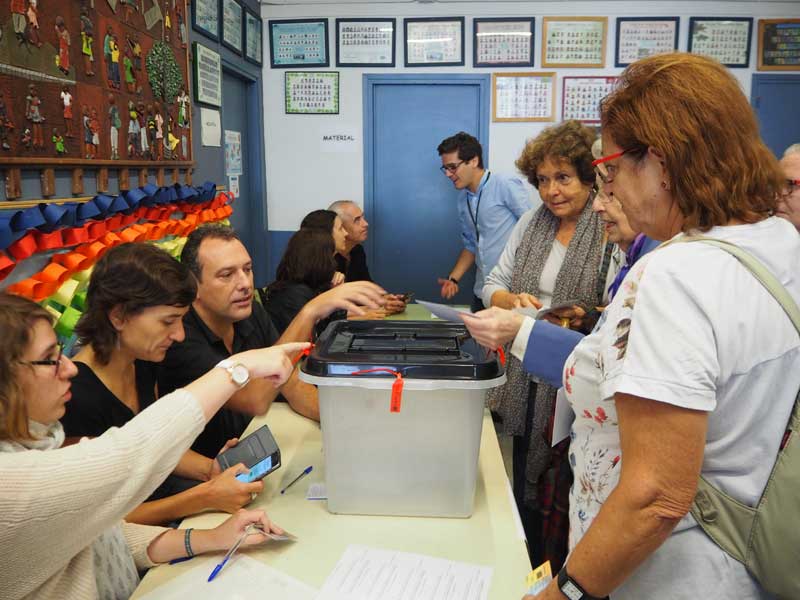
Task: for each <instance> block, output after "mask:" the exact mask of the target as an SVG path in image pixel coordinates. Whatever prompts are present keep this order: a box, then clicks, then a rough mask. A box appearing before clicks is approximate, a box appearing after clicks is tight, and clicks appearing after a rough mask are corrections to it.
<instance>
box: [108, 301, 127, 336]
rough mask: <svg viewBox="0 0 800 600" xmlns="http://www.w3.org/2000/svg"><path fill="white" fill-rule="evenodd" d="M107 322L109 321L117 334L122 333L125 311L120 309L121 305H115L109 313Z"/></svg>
mask: <svg viewBox="0 0 800 600" xmlns="http://www.w3.org/2000/svg"><path fill="white" fill-rule="evenodd" d="M108 320H109V321H111V326H112V327H113V328H114V329H116V330H117V332H120V331H122V328H123V327H124V326H125V321H126V320H127V319H126V318H125V311H124V310H123V309H122V306H121V305H119V304H117V305H116V306H115V307H114V308H112V309H111V310H110V311H109V313H108Z"/></svg>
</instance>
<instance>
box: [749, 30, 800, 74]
mask: <svg viewBox="0 0 800 600" xmlns="http://www.w3.org/2000/svg"><path fill="white" fill-rule="evenodd" d="M776 25H777V26H780V25H785V26H786V29H787V30H793V35H792V36H787V37H790V41H789V43H791V44H800V19H759V21H758V65H757V69H758V70H759V71H800V49H798V50H794V56H792V57H790V58H791V59H793V60H795V61H796V62H794V63H793V64H783V65H781V64H777V65H776V64H769V63H765V62H764V50H765V48H764V46H765V44H764V37H765V36H766V34H767V30H768V28H772V27H774V26H776ZM798 48H800V45H798Z"/></svg>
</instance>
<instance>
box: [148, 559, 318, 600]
mask: <svg viewBox="0 0 800 600" xmlns="http://www.w3.org/2000/svg"><path fill="white" fill-rule="evenodd" d="M220 560H222V554H218V555H215V556H208V557H203V558H194V559H192V561H191V562H195V561H197V563H196V564H195V565H194V566H193V567H192V568H191V569H190V570H189V571H186V572H185V573H183V574H182V575H180V576H178V577H176V578H175V579H171V580H170V581H168V582H166V583H165V584H163V585H161V586H159V587H157V588H156V589H154V590H153V591H152V592H150V593H149V594H146V595H145V596H142V598H141V600H185V599H186V598H226V600H246V599H249V598H280V599H281V600H314V597H315V596H316V594H317V590H316V589H314V588H313V587H311V586H310V585H307V584H305V583H303V582H302V581H298V580H297V579H295V578H294V577H290V576H288V575H286V574H285V573H282V572H281V571H278V570H277V569H274V568H272V567H270V566H269V565H267V564H265V563H262V562H259V561H257V560H256V559H254V558H250V557H249V556H246V555H244V554H237V555H235V556H234V557H233V559H231V561H229V562H228V564H227V565H225V568H224V569H223V570H222V571H221V572H220V573H219V575H217V576H216V577H215V578H214V580H213V581H210V582H209V581H208V576H209V575H210V574H211V571H213V570H214V567H215V566H216V565H217V563H219V561H220ZM162 568H163V567H162Z"/></svg>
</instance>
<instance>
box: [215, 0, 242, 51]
mask: <svg viewBox="0 0 800 600" xmlns="http://www.w3.org/2000/svg"><path fill="white" fill-rule="evenodd" d="M220 2H221V4H222V10H221V11H220V12H222V45H223V46H225V47H226V48H227V49H228V50H232V51H233V52H235V53H236V54H239V55H241V54H242V51H243V50H244V33H243V32H244V26H243V25H244V24H243V23H242V13H243V12H244V11H243V9H242V3H241V2H239V0H220Z"/></svg>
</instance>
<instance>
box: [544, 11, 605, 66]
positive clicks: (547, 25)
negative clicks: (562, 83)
mask: <svg viewBox="0 0 800 600" xmlns="http://www.w3.org/2000/svg"><path fill="white" fill-rule="evenodd" d="M556 23H566V24H569V23H571V24H573V25H574V26H575V27H578V28H581V29H583V28H584V27H581V26H582V25H585V24H587V23H601V24H602V26H603V27H602V33H601V36H602V41H601V47H600V61H599V62H559V61H557V60H556V61H553V60H549V59H548V58H547V51H548V46H549V44H548V36H549V34H550V32H551V28H552V26H553V25H554V24H556ZM607 38H608V17H544V18H543V20H542V67H549V68H553V67H555V68H575V69H593V68H599V69H602V68H604V67H605V66H606V40H607ZM577 60H578V59H577V58H576V61H577Z"/></svg>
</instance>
